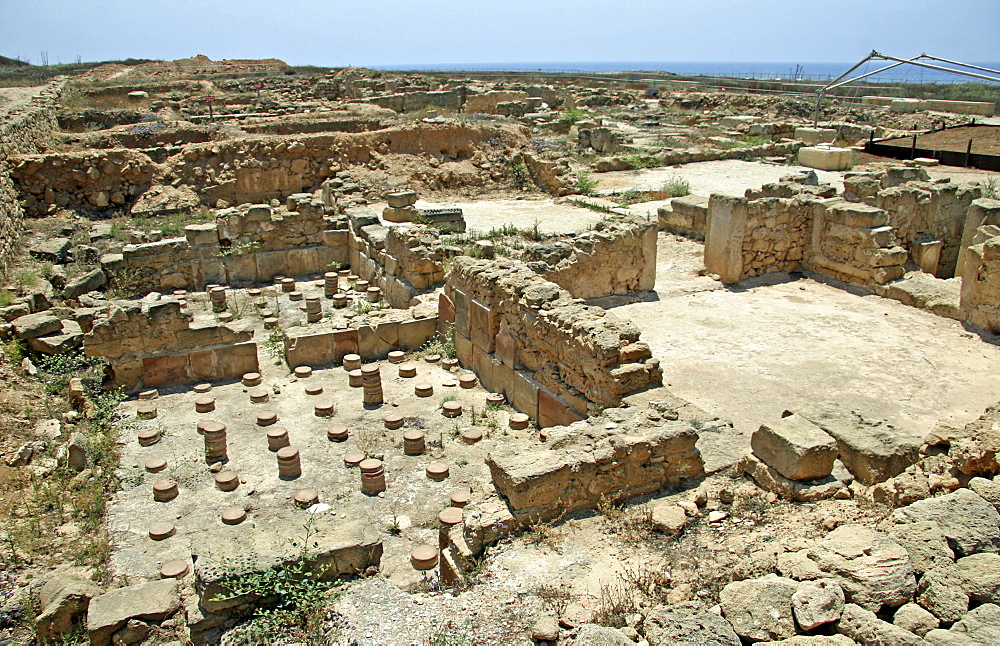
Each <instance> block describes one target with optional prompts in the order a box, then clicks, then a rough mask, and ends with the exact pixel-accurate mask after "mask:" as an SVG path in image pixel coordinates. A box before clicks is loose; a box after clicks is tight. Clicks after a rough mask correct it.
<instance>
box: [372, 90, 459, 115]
mask: <svg viewBox="0 0 1000 646" xmlns="http://www.w3.org/2000/svg"><path fill="white" fill-rule="evenodd" d="M464 97H465V93H464V92H462V91H461V90H448V91H444V92H403V93H399V94H387V95H383V96H376V97H372V98H370V99H368V101H369V102H371V103H374V104H375V105H377V106H379V107H382V108H389V109H390V110H395V111H396V112H416V111H418V110H423V109H424V108H441V109H444V110H449V111H452V112H458V111H459V110H461V109H462V104H463V102H464Z"/></svg>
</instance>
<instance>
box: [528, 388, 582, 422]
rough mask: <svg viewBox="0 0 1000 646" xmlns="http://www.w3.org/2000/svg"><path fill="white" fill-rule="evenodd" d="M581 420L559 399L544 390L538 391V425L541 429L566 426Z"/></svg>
mask: <svg viewBox="0 0 1000 646" xmlns="http://www.w3.org/2000/svg"><path fill="white" fill-rule="evenodd" d="M581 419H583V418H582V417H580V416H579V415H577V414H576V413H575V412H573V411H572V410H571V409H570V408H569V407H568V406H567V405H566V404H564V403H562V402H561V401H560V400H559V398H557V397H556V396H555V395H553V394H552V393H550V392H549V391H547V390H545V389H544V388H539V389H538V425H539V426H540V427H542V428H549V427H552V426H567V425H569V424H572V423H573V422H576V421H579V420H581Z"/></svg>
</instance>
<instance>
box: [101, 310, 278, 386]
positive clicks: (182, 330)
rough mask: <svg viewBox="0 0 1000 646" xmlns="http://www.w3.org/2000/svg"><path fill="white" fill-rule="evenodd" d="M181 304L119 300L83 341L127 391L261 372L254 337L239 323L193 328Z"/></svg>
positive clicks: (118, 384)
mask: <svg viewBox="0 0 1000 646" xmlns="http://www.w3.org/2000/svg"><path fill="white" fill-rule="evenodd" d="M191 321H192V319H191V315H190V314H188V313H187V312H186V311H184V310H183V309H182V307H181V304H180V303H179V302H178V301H177V300H175V299H163V300H158V301H153V302H139V301H116V302H114V303H113V304H112V305H111V307H110V308H108V309H107V310H106V311H104V312H103V313H102V314H101V315H100V316H98V317H97V318H95V319H94V321H93V327H92V328H91V330H90V331H89V332H88V333H87V334H85V335H84V337H83V350H84V353H85V354H86V355H87V356H88V357H98V356H99V357H105V358H107V359H108V360H109V362H110V363H109V373H110V374H109V375H108V376H109V377H110V381H111V384H112V385H113V386H115V387H121V388H124V389H125V390H126V391H134V390H138V389H140V388H142V387H149V388H158V387H161V386H168V385H171V384H178V383H188V382H192V381H215V380H219V379H231V378H235V377H238V376H240V375H242V374H244V373H247V372H257V370H258V369H259V368H258V363H257V344H256V343H254V342H252V341H251V340H250V339H251V338H252V337H253V332H252V331H250V330H249V329H247V328H246V327H245V326H243V325H241V324H239V323H230V324H226V325H217V324H214V323H213V324H209V325H204V324H202V325H192V322H191Z"/></svg>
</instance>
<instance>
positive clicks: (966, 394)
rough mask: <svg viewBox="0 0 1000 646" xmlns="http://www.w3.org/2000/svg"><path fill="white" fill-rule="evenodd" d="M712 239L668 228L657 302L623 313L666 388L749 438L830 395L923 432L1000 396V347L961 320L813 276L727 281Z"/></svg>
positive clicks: (963, 418)
mask: <svg viewBox="0 0 1000 646" xmlns="http://www.w3.org/2000/svg"><path fill="white" fill-rule="evenodd" d="M701 253H702V245H701V244H699V243H696V242H692V241H689V240H685V239H683V238H678V237H675V236H671V235H665V234H661V236H660V242H659V248H658V258H657V288H656V296H655V300H648V301H645V302H634V303H632V304H628V305H624V306H620V307H616V308H614V312H615V313H616V314H617V315H619V316H623V317H625V318H628V319H631V320H632V321H634V322H635V323H636V324H637V325H638V326H639V327H640V329H642V330H643V335H642V339H643V340H644V341H646V342H647V343H649V344H650V346H651V347H652V349H653V356H655V357H657V358H659V359H660V361H661V362H662V366H663V371H664V377H663V381H664V386H665V387H667V388H668V389H669V390H670V391H672V392H674V393H675V394H677V395H679V396H681V397H684V398H685V399H688V400H690V401H692V402H694V403H695V404H698V405H699V406H701V407H703V408H705V409H707V410H709V411H710V412H713V413H716V414H718V415H720V416H721V417H723V418H727V419H731V420H733V421H734V423H735V426H736V429H737V430H738V431H740V432H741V433H742V434H748V433H750V432H752V431H754V430H755V429H756V428H757V427H758V426H759V425H760V424H761V423H763V422H766V421H768V420H773V419H776V418H777V417H779V416H780V415H781V412H782V411H783V410H786V409H791V410H794V409H795V408H796V407H798V406H802V405H803V404H806V403H808V402H811V401H822V400H830V401H835V402H838V403H840V404H842V405H845V406H849V407H851V408H853V409H855V410H858V411H860V412H861V413H862V414H865V415H869V416H872V417H875V418H879V419H887V420H888V421H890V422H891V423H893V424H896V425H898V426H899V427H900V428H901V429H903V430H905V431H908V432H911V433H914V434H916V435H919V436H923V435H925V434H926V433H927V432H928V431H930V430H931V429H932V427H933V426H934V424H935V422H936V421H937V420H938V419H942V418H947V419H952V420H955V421H957V422H960V423H966V422H969V421H971V420H972V419H974V418H976V417H978V416H979V415H980V414H981V413H982V412H983V410H984V409H985V408H986V407H987V406H988V405H990V404H992V403H994V402H995V401H996V400H997V399H998V395H1000V347H998V345H997V343H998V340H997V338H996V337H994V336H992V335H990V336H988V337H980V336H978V335H977V334H974V333H972V332H970V331H967V330H966V329H965V328H963V327H962V325H961V324H959V323H958V322H956V321H953V320H950V319H945V318H941V317H938V316H935V315H934V314H931V313H929V312H926V311H922V310H918V309H915V308H912V307H907V306H905V305H903V304H901V303H899V302H897V301H892V300H888V299H883V298H879V297H877V296H874V295H858V294H856V293H852V291H849V290H847V289H843V288H840V287H838V286H834V285H831V284H825V283H822V282H818V281H816V280H812V279H809V278H799V279H797V280H796V279H795V278H794V277H789V276H788V275H783V274H776V275H772V276H770V277H766V278H767V280H757V281H747V282H745V283H743V284H740V285H735V286H732V287H730V288H724V287H723V286H722V285H721V284H719V283H717V282H715V281H713V280H711V279H710V278H707V277H704V276H698V275H697V271H698V269H699V268H700V267H701Z"/></svg>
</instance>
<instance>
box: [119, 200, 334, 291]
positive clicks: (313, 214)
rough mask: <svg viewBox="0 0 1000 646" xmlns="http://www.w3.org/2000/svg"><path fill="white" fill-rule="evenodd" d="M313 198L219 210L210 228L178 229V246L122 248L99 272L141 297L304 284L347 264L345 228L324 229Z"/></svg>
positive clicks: (320, 210) (170, 243) (327, 225)
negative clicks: (284, 280)
mask: <svg viewBox="0 0 1000 646" xmlns="http://www.w3.org/2000/svg"><path fill="white" fill-rule="evenodd" d="M324 213H325V208H324V206H323V203H322V202H320V201H319V200H314V199H313V197H312V195H309V194H299V195H295V196H292V197H290V198H289V199H288V200H287V203H286V207H285V208H283V209H281V208H272V207H270V206H268V205H266V204H245V205H242V206H240V207H237V208H231V209H223V210H221V211H219V212H218V213H217V215H216V220H215V222H210V223H207V224H193V225H188V226H187V227H185V237H184V238H172V239H169V240H162V241H159V242H151V243H148V244H141V245H125V247H124V248H123V249H122V253H121V254H108V255H106V256H104V257H102V258H101V264H102V266H103V267H104V270H105V272H106V273H107V274H108V275H110V276H118V277H119V278H120V280H124V281H126V282H127V283H128V286H129V287H131V288H135V289H140V290H143V291H171V290H174V289H201V288H202V287H204V286H205V285H206V284H212V283H217V284H233V283H241V282H261V281H270V280H271V279H272V278H273V277H274V276H277V275H285V276H305V275H309V274H320V273H323V272H325V271H327V268H328V267H329V265H330V264H331V263H334V262H336V263H346V262H347V261H348V252H347V250H348V232H347V230H346V229H343V228H341V229H336V228H334V227H336V226H346V223H338V222H331V221H327V220H326V219H325V218H324Z"/></svg>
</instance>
